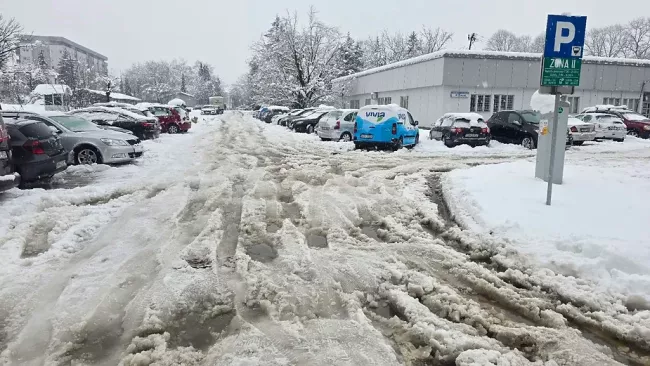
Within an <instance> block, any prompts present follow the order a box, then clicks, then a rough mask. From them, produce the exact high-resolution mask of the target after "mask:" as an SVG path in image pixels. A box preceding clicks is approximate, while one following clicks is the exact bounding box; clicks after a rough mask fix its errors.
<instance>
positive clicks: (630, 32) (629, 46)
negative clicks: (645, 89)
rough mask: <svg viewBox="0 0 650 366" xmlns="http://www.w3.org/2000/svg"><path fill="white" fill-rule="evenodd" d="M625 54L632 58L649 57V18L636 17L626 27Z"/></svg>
mask: <svg viewBox="0 0 650 366" xmlns="http://www.w3.org/2000/svg"><path fill="white" fill-rule="evenodd" d="M625 33H626V38H627V42H626V44H625V46H626V49H625V54H626V56H628V57H633V58H650V18H637V19H634V20H632V21H631V22H630V23H629V24H628V25H627V26H626V27H625Z"/></svg>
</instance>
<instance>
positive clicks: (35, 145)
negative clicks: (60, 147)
mask: <svg viewBox="0 0 650 366" xmlns="http://www.w3.org/2000/svg"><path fill="white" fill-rule="evenodd" d="M23 147H24V148H25V149H26V150H28V151H31V152H32V154H36V155H41V154H45V150H44V149H43V145H41V142H40V141H38V140H29V141H27V142H25V143H24V144H23Z"/></svg>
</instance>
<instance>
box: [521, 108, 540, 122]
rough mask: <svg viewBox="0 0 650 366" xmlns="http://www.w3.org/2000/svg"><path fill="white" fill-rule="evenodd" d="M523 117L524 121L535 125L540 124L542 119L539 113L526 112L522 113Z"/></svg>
mask: <svg viewBox="0 0 650 366" xmlns="http://www.w3.org/2000/svg"><path fill="white" fill-rule="evenodd" d="M521 116H522V117H524V121H526V122H528V123H533V124H539V121H540V120H541V119H542V114H541V113H539V112H532V111H525V112H521Z"/></svg>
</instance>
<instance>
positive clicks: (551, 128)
mask: <svg viewBox="0 0 650 366" xmlns="http://www.w3.org/2000/svg"><path fill="white" fill-rule="evenodd" d="M553 89H557V88H553ZM560 96H561V94H559V93H557V94H555V107H554V110H553V121H551V125H550V126H549V132H550V133H551V161H549V164H548V186H547V187H546V205H547V206H550V205H551V196H552V195H553V170H554V168H555V144H557V135H558V133H557V126H558V124H559V122H558V119H559V109H560Z"/></svg>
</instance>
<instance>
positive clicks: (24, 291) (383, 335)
mask: <svg viewBox="0 0 650 366" xmlns="http://www.w3.org/2000/svg"><path fill="white" fill-rule="evenodd" d="M147 144H148V145H147V151H146V154H145V157H144V158H143V159H142V161H140V162H139V163H137V164H132V165H126V166H119V167H99V166H93V167H78V168H77V167H76V168H74V169H71V170H69V171H68V172H66V173H65V174H64V175H63V176H61V177H59V178H58V179H60V180H62V181H60V182H59V183H60V187H63V188H57V189H52V190H43V189H34V190H27V191H19V190H11V191H9V192H7V193H5V194H3V195H2V196H1V197H0V209H1V210H2V211H1V212H2V216H0V363H3V364H8V365H42V364H47V365H91V364H92V365H116V364H120V365H149V364H155V365H402V364H406V365H453V364H456V365H539V366H541V365H545V366H555V365H589V366H591V365H616V364H639V365H642V364H649V363H650V358H649V357H650V309H648V306H647V304H648V301H647V300H648V299H647V295H648V293H647V287H645V288H644V287H643V286H645V284H647V278H648V277H647V276H648V262H647V261H648V258H649V257H648V252H647V251H648V245H647V238H645V237H643V236H642V234H641V233H642V232H641V231H640V229H643V225H644V223H647V220H645V221H644V219H643V216H642V215H641V214H645V216H647V210H646V212H645V213H643V212H638V211H634V210H640V209H642V207H643V206H642V204H643V203H644V200H645V199H644V197H643V196H638V195H640V194H642V193H643V191H646V192H647V188H648V184H649V183H648V179H649V178H650V176H649V175H648V169H647V167H648V165H647V163H646V161H648V160H647V158H648V157H649V155H650V144H648V143H647V142H646V141H642V140H637V139H629V140H628V141H627V142H625V143H623V144H615V143H609V142H605V143H602V144H598V145H595V146H587V145H585V146H582V147H580V148H575V149H572V151H571V152H570V153H569V154H568V160H569V163H568V164H567V173H566V180H567V183H566V185H563V186H562V187H559V188H557V189H556V197H555V203H554V206H552V209H553V210H555V211H552V212H551V214H549V213H548V212H547V211H545V209H546V207H545V206H543V198H544V197H543V196H544V191H543V190H540V189H538V188H535V187H536V186H539V184H540V183H539V182H536V181H535V180H534V179H533V178H531V177H532V176H533V173H532V172H530V171H529V170H530V164H531V162H530V161H532V160H531V159H532V157H533V154H534V153H533V152H531V151H528V150H524V149H523V148H521V147H518V146H510V145H501V144H497V143H495V144H494V145H493V146H492V147H489V148H475V149H472V148H465V147H457V148H455V149H448V148H446V147H444V146H443V145H442V143H439V142H435V141H428V140H424V141H422V143H421V144H420V145H419V146H417V147H416V148H415V149H413V150H406V149H403V150H400V151H398V152H396V153H385V152H361V151H352V146H351V144H350V143H335V142H321V141H319V140H318V139H317V137H316V136H314V135H305V134H296V133H292V132H290V131H289V130H287V129H285V128H283V127H279V126H273V125H267V124H264V123H262V122H259V121H256V120H253V119H252V118H251V117H249V116H244V115H243V114H241V113H237V112H234V113H227V114H225V115H224V116H223V117H220V118H217V117H214V118H202V120H201V121H200V122H199V123H198V124H197V125H196V126H193V128H192V130H191V132H190V133H189V134H185V135H165V136H163V138H162V141H160V142H147ZM644 159H645V160H644ZM494 164H496V165H494ZM596 177H597V178H598V179H602V182H604V183H596V182H593V180H594V179H595V178H596ZM66 180H67V181H68V182H72V183H70V184H68V183H66ZM75 182H81V184H79V185H80V186H79V187H74V186H75V185H76V184H74V183H75ZM599 182H600V181H599ZM590 183H591V185H590ZM525 184H530V185H531V188H530V191H526V190H524V189H523V188H522V186H523V185H525ZM601 185H602V186H603V187H601V191H600V192H598V191H597V189H596V187H600V186H601ZM577 186H580V187H585V188H584V190H578V189H577V188H575V187H577ZM610 186H611V191H610ZM509 187H510V188H509ZM623 188H627V190H626V191H625V192H620V191H621V190H622V189H623ZM504 190H506V191H504ZM563 190H565V191H563ZM595 193H599V195H598V196H596V197H594V200H593V201H591V200H588V198H589V197H590V195H592V194H595ZM495 194H496V195H501V196H492V195H495ZM617 194H618V196H617ZM518 195H519V196H518ZM516 197H519V200H520V203H521V205H518V204H517V198H516ZM616 197H620V198H621V201H616V200H615V198H616ZM633 197H637V200H634V201H632V198H633ZM445 199H446V200H447V201H445ZM599 202H600V204H599ZM645 202H647V200H645ZM578 204H580V205H578ZM495 205H496V206H497V207H494V206H495ZM596 210H600V211H601V212H602V216H599V215H598V212H596ZM616 210H627V211H626V212H615V211H616ZM637 214H638V215H637ZM510 215H512V216H515V217H509V216H510ZM574 215H575V216H579V217H578V218H576V217H574ZM617 216H621V217H617ZM607 218H611V221H610V220H607ZM566 220H570V222H568V223H567V225H566V226H561V224H562V223H564V222H565V221H566ZM590 220H594V221H593V222H594V225H595V226H596V227H594V228H592V229H590V228H589V225H590ZM610 224H611V225H614V224H622V225H624V228H625V230H626V231H625V232H623V231H622V230H623V229H619V228H618V227H610V229H609V230H608V229H607V228H606V227H603V226H605V225H610ZM558 226H559V227H558ZM646 226H647V224H646ZM546 233H547V234H548V235H547V236H544V234H546ZM608 233H609V234H608ZM644 243H645V251H644V250H643V249H644V248H643V245H644ZM617 247H620V248H624V249H625V251H623V250H620V251H617V249H616V248H617ZM635 248H636V249H635ZM635 250H636V251H635ZM616 254H618V257H617V256H616ZM632 255H634V257H633V258H630V256H632ZM644 258H645V259H644ZM644 261H645V263H644ZM635 266H636V267H635Z"/></svg>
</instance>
